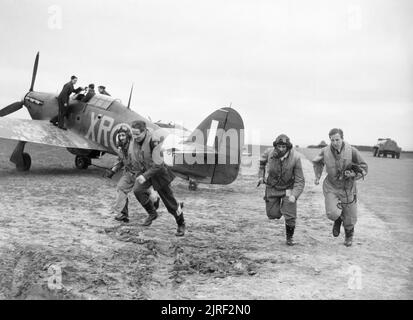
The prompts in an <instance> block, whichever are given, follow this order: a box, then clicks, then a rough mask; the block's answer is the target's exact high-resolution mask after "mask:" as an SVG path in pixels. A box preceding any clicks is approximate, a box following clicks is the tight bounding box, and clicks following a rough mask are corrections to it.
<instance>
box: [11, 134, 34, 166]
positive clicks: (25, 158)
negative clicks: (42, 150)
mask: <svg viewBox="0 0 413 320" xmlns="http://www.w3.org/2000/svg"><path fill="white" fill-rule="evenodd" d="M25 145H26V141H19V143H18V144H17V146H16V148H14V151H13V153H12V155H11V157H10V161H11V162H13V163H14V164H15V165H16V169H17V171H28V170H29V169H30V166H31V165H32V159H31V158H30V155H29V154H28V153H25V152H23V151H24V146H25Z"/></svg>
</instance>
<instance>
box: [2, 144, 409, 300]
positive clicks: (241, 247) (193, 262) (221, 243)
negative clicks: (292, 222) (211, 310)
mask: <svg viewBox="0 0 413 320" xmlns="http://www.w3.org/2000/svg"><path fill="white" fill-rule="evenodd" d="M14 145H15V142H11V141H7V140H0V196H1V200H0V299H412V298H413V268H412V266H413V264H412V258H413V231H412V230H413V218H412V211H413V210H412V209H413V200H412V198H411V191H412V190H413V179H412V178H413V176H412V173H413V159H409V158H401V159H400V160H395V159H391V158H388V159H383V158H379V159H377V158H373V157H372V156H371V155H369V154H367V153H363V156H365V158H366V161H367V162H368V164H369V166H370V172H369V175H368V176H367V177H366V180H365V181H362V182H360V183H359V190H360V201H359V222H358V224H357V226H356V230H355V241H354V244H353V247H350V248H346V247H344V246H343V244H342V242H343V235H340V237H339V238H333V236H332V235H331V224H332V223H331V222H330V221H329V220H327V218H326V217H325V214H324V201H323V197H322V190H321V186H314V184H313V172H312V166H311V163H310V162H309V161H307V160H306V159H305V158H304V157H303V166H304V171H305V176H306V180H307V181H306V182H307V183H306V188H305V191H304V193H303V195H302V196H301V198H300V199H299V203H298V206H299V207H298V208H299V209H298V210H299V213H298V221H297V229H296V235H295V240H296V242H298V244H297V245H296V246H294V247H287V246H286V245H285V235H284V222H283V220H280V221H269V220H268V219H267V217H266V214H265V211H264V202H263V200H262V196H263V192H264V189H263V188H262V187H261V188H256V180H257V179H256V170H257V160H258V159H253V166H252V167H242V170H241V173H240V175H239V177H238V179H237V180H236V181H235V182H234V183H233V184H231V185H229V186H206V185H200V186H199V190H198V191H196V192H193V191H189V190H188V188H187V183H186V182H185V181H183V180H180V179H178V178H177V179H176V180H175V181H174V182H173V186H174V190H175V194H176V196H177V198H178V199H179V200H181V201H184V202H185V210H184V211H185V217H186V221H187V233H186V235H185V237H183V238H176V237H175V236H174V233H175V229H176V226H175V222H174V220H173V218H172V216H170V215H169V213H167V212H166V210H165V208H164V207H163V206H162V205H161V208H160V213H161V215H160V217H159V218H158V219H157V220H156V221H155V222H154V223H153V224H152V226H150V227H148V228H144V227H141V226H139V225H138V222H139V221H141V220H142V219H143V218H144V217H145V213H144V211H143V209H142V208H141V207H140V206H139V204H138V203H137V201H136V200H135V199H134V198H133V196H132V195H130V208H131V222H130V223H128V224H125V223H118V222H116V221H115V220H114V219H113V217H112V216H111V214H110V207H111V205H112V203H113V201H114V199H115V185H116V181H117V179H118V178H119V176H115V177H114V179H113V180H107V179H104V178H103V177H102V173H103V171H102V169H99V168H96V167H90V168H89V169H87V170H85V171H79V170H77V169H75V168H74V156H73V155H71V154H69V153H68V152H67V151H66V150H64V149H59V148H53V147H47V146H38V145H33V144H29V145H27V146H26V150H27V152H29V153H30V154H31V156H32V169H31V171H29V172H24V173H22V172H17V171H16V170H15V168H14V165H13V164H12V163H10V162H9V161H8V159H9V156H10V154H11V152H12V150H13V148H14ZM300 151H301V152H303V153H304V154H306V156H308V157H310V158H311V157H312V155H313V152H317V150H309V149H303V150H300ZM112 160H113V158H112V157H111V156H104V157H103V158H102V159H100V160H97V161H95V162H94V163H95V164H97V165H100V166H109V164H111V162H112ZM50 267H52V268H55V269H56V268H60V269H61V271H62V274H61V275H62V278H61V279H62V286H61V287H53V285H52V286H51V285H50V279H51V277H52V276H51V274H50V273H49V271H50V270H51V268H50ZM48 284H49V285H48Z"/></svg>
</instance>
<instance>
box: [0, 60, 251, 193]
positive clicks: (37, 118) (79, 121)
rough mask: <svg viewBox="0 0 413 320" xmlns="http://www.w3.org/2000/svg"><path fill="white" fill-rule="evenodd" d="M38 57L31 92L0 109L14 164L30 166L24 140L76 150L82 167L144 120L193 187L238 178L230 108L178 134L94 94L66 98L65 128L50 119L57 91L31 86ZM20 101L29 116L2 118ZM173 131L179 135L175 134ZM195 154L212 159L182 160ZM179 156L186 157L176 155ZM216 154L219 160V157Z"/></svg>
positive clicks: (0, 127) (235, 121) (239, 130)
mask: <svg viewBox="0 0 413 320" xmlns="http://www.w3.org/2000/svg"><path fill="white" fill-rule="evenodd" d="M38 63H39V53H37V55H36V59H35V63H34V68H33V74H32V82H31V85H30V89H29V92H28V93H26V95H25V96H24V98H23V100H22V101H18V102H14V103H12V104H10V105H8V106H6V107H5V108H3V109H1V110H0V138H5V139H12V140H17V141H18V143H17V146H16V148H15V149H14V151H13V153H12V155H11V157H10V161H11V162H13V163H14V164H15V165H16V168H17V170H20V171H24V170H29V169H30V166H31V158H30V155H29V154H27V153H26V152H24V147H25V144H26V143H27V142H31V143H38V144H45V145H51V146H58V147H64V148H67V150H68V151H69V152H70V153H72V154H74V155H75V156H76V157H75V165H76V167H77V168H79V169H86V168H87V167H88V166H89V165H91V164H92V161H91V160H92V159H97V158H100V157H101V156H102V155H103V154H105V153H110V154H116V134H117V130H118V129H119V128H120V126H122V125H123V124H127V125H128V124H130V123H131V122H132V121H134V120H143V121H145V122H146V124H147V127H148V129H149V130H154V131H155V132H156V133H157V134H159V135H160V138H161V139H162V140H161V141H162V148H163V150H164V155H165V162H166V163H167V164H168V165H170V166H171V169H172V170H173V171H174V173H175V174H176V175H177V176H179V177H181V178H183V179H186V180H189V182H190V183H189V188H190V189H195V188H196V185H197V183H207V184H229V183H231V182H233V181H234V180H235V179H236V177H237V175H238V171H239V168H240V161H241V156H240V153H241V152H240V150H241V149H242V146H243V129H244V124H243V121H242V118H241V116H240V115H239V114H238V112H237V111H235V110H234V109H232V108H221V109H218V110H216V111H215V112H213V113H212V114H211V115H210V116H208V117H207V118H206V119H205V120H204V121H202V123H201V124H200V125H199V126H198V127H197V128H196V129H195V130H194V131H193V132H192V133H191V134H188V130H187V129H184V131H185V132H183V133H182V135H180V134H177V130H176V127H173V128H171V126H167V125H165V124H162V123H158V124H156V123H153V122H151V121H150V120H148V119H145V118H144V117H142V116H140V115H139V114H137V113H136V112H134V111H132V110H131V109H130V108H128V107H126V106H124V105H123V104H122V103H120V101H119V100H116V99H114V98H112V97H110V96H105V95H99V94H97V95H95V96H94V97H92V99H90V100H89V101H88V102H81V101H79V100H77V99H75V98H71V99H70V102H69V107H68V108H69V109H68V115H67V119H66V120H65V121H66V128H67V129H68V130H66V131H65V130H61V129H59V128H58V127H56V126H54V125H53V124H51V123H50V122H49V120H50V119H51V118H52V117H54V116H55V115H56V114H57V112H58V102H57V98H56V95H55V94H53V93H45V92H37V91H34V90H33V87H34V83H35V80H36V74H37V67H38ZM23 106H25V107H26V108H27V110H28V112H29V113H30V116H31V118H32V120H28V119H14V118H4V116H6V115H8V114H10V113H13V112H15V111H17V110H19V109H21V108H22V107H23ZM171 129H173V130H171ZM228 131H231V132H232V133H234V132H235V133H236V134H235V138H237V141H235V143H234V141H231V143H228V142H227V140H229V139H228V136H227V135H226V132H228ZM171 132H173V133H174V134H171ZM171 136H172V138H171ZM176 136H180V137H181V138H180V139H179V138H178V139H177V138H176ZM200 136H201V137H202V138H201V143H200V140H199V139H200V138H199V137H200ZM202 139H203V140H202ZM231 139H232V140H233V139H234V134H232V138H231ZM231 139H230V140H231ZM165 151H166V153H165ZM234 155H235V159H236V161H234ZM183 156H184V157H183ZM185 156H188V157H185ZM195 156H196V159H199V158H200V157H199V156H201V159H202V158H204V159H206V158H208V159H209V160H211V158H212V162H211V161H204V162H202V161H201V162H200V161H195V162H194V161H190V162H188V161H185V159H194V157H195ZM178 158H179V159H181V160H182V159H184V161H177V159H178ZM218 158H219V159H221V161H218ZM222 159H224V161H222Z"/></svg>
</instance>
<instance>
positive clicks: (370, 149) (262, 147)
mask: <svg viewBox="0 0 413 320" xmlns="http://www.w3.org/2000/svg"><path fill="white" fill-rule="evenodd" d="M352 146H353V147H356V148H357V150H359V151H366V152H373V146H357V145H352ZM252 147H253V145H251V144H246V145H245V151H247V152H251V153H252ZM272 147H273V146H265V145H260V154H261V153H263V152H264V151H265V150H266V149H268V148H272ZM323 147H325V145H324V146H323V145H321V144H320V145H310V146H307V148H310V149H321V148H323ZM402 153H409V154H413V151H402Z"/></svg>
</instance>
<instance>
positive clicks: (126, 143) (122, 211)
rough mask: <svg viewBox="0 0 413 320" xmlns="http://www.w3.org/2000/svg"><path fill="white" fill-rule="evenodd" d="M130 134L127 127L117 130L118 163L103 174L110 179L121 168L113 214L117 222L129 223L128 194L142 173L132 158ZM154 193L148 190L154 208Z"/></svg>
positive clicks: (155, 200) (157, 204)
mask: <svg viewBox="0 0 413 320" xmlns="http://www.w3.org/2000/svg"><path fill="white" fill-rule="evenodd" d="M131 139H132V133H131V131H130V129H129V128H128V127H127V126H122V127H120V128H119V130H118V133H117V136H116V147H117V153H118V161H117V162H116V164H115V165H114V166H113V167H112V169H111V170H108V171H107V172H105V177H107V178H112V177H113V175H114V174H115V173H116V172H118V171H119V170H121V169H122V168H123V175H122V177H121V178H120V179H119V181H118V186H117V196H116V201H115V205H114V206H113V213H114V214H115V219H116V220H118V221H123V222H129V214H128V211H129V210H128V202H129V201H128V193H129V192H131V191H132V189H133V186H134V185H135V183H136V177H137V176H138V175H139V174H140V173H141V172H142V168H141V167H140V164H139V162H137V161H136V159H134V157H133V150H132V148H131V147H130V146H131ZM153 193H154V191H153V189H152V190H148V197H149V198H150V199H151V201H152V202H154V205H155V208H157V207H158V206H159V199H156V196H154V195H153Z"/></svg>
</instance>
